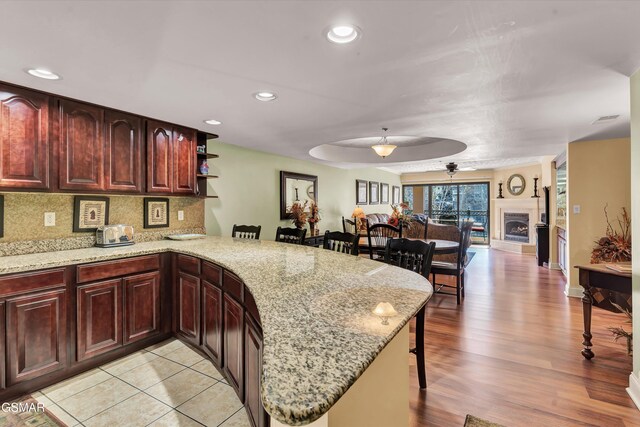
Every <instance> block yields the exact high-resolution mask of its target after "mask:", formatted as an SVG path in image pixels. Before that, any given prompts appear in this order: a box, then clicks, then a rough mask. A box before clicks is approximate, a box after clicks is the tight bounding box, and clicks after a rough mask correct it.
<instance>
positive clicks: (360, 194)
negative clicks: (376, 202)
mask: <svg viewBox="0 0 640 427" xmlns="http://www.w3.org/2000/svg"><path fill="white" fill-rule="evenodd" d="M368 185H369V183H368V182H367V181H363V180H361V179H356V205H366V204H367V200H368V197H367V195H368V194H369V190H368V188H367V186H368Z"/></svg>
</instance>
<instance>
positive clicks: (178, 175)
mask: <svg viewBox="0 0 640 427" xmlns="http://www.w3.org/2000/svg"><path fill="white" fill-rule="evenodd" d="M195 188H196V132H195V131H194V130H192V129H184V128H178V127H176V126H173V125H171V124H169V123H162V122H157V121H154V120H149V121H148V122H147V192H149V193H173V194H195V192H196V190H195Z"/></svg>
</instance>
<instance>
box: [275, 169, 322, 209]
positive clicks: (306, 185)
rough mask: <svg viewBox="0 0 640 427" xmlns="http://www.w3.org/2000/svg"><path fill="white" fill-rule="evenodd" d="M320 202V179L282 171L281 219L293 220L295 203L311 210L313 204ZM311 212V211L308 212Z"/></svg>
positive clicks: (314, 176)
mask: <svg viewBox="0 0 640 427" xmlns="http://www.w3.org/2000/svg"><path fill="white" fill-rule="evenodd" d="M317 202H318V177H317V176H316V175H306V174H302V173H297V172H287V171H280V219H290V218H291V207H292V206H293V204H294V203H299V204H301V205H304V204H305V203H307V208H308V209H310V206H311V203H317ZM308 212H310V211H308Z"/></svg>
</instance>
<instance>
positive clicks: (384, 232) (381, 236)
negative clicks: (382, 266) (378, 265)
mask: <svg viewBox="0 0 640 427" xmlns="http://www.w3.org/2000/svg"><path fill="white" fill-rule="evenodd" d="M400 237H402V223H400V224H399V225H398V226H397V227H394V226H393V225H391V224H382V223H378V224H373V225H370V226H368V227H367V241H368V243H369V258H371V259H378V260H382V259H383V258H384V251H385V248H386V246H387V241H388V240H389V239H394V238H396V239H397V238H400Z"/></svg>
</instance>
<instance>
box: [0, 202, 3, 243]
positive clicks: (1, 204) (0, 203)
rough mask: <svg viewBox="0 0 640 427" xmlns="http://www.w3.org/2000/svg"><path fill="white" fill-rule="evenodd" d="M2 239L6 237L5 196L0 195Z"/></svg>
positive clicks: (0, 235) (0, 230) (0, 234)
mask: <svg viewBox="0 0 640 427" xmlns="http://www.w3.org/2000/svg"><path fill="white" fill-rule="evenodd" d="M0 237H4V196H3V195H2V194H0Z"/></svg>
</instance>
